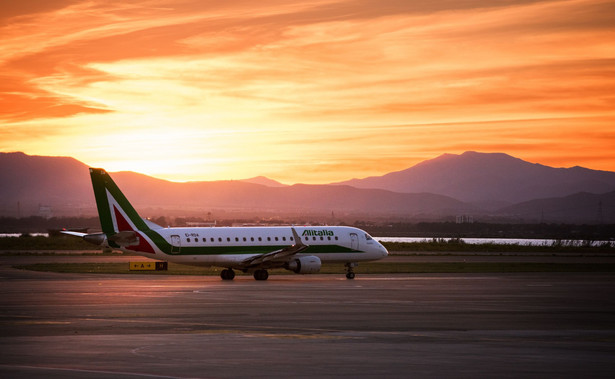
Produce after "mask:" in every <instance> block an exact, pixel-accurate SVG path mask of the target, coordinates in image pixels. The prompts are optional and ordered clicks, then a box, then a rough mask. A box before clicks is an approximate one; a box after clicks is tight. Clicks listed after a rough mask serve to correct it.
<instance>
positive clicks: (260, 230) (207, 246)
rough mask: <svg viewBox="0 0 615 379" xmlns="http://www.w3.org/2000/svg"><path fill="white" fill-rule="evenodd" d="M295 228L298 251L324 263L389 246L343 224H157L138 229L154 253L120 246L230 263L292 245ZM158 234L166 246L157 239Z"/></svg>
mask: <svg viewBox="0 0 615 379" xmlns="http://www.w3.org/2000/svg"><path fill="white" fill-rule="evenodd" d="M291 228H294V229H295V231H296V232H297V234H298V235H299V236H300V238H301V242H302V243H303V244H304V245H308V248H307V249H305V250H304V251H302V252H301V254H299V255H300V256H308V255H313V256H317V257H318V258H320V260H321V261H322V262H342V263H346V262H360V261H371V260H377V259H381V258H383V257H385V256H386V255H387V254H388V253H387V250H386V249H385V248H384V246H382V245H381V244H380V243H379V242H378V241H376V240H374V239H372V237H371V236H369V234H367V233H366V232H365V231H363V230H361V229H358V228H353V227H347V226H301V227H300V226H295V227H290V226H286V227H211V228H208V227H205V228H159V229H153V230H152V232H150V233H148V234H149V235H145V234H144V233H142V232H138V234H139V238H144V239H145V240H146V241H148V243H149V244H150V245H151V246H152V247H153V251H154V252H155V254H152V253H151V252H150V253H147V252H145V253H144V252H143V251H135V250H133V249H132V246H128V247H126V248H124V250H127V251H132V252H135V253H138V254H140V255H143V256H146V257H150V258H155V259H161V260H165V261H170V262H176V263H183V264H191V265H204V266H222V267H225V266H228V267H232V266H234V265H236V264H239V263H240V262H242V261H244V260H245V259H247V258H250V257H253V256H257V255H261V254H265V253H269V252H271V251H274V250H278V249H283V248H285V247H288V246H291V245H294V244H295V241H294V238H293V233H292V230H291ZM151 233H156V234H158V235H159V236H160V237H161V238H162V239H164V241H166V243H168V244H169V245H171V248H170V250H169V249H168V246H167V249H166V251H163V249H162V248H161V247H160V246H158V245H160V241H158V245H157V244H156V241H155V240H156V238H150V237H151Z"/></svg>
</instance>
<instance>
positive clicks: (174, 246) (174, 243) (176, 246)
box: [171, 235, 182, 254]
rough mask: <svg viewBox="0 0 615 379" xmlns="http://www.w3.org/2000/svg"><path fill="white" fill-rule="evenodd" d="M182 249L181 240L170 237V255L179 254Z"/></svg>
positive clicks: (173, 236) (174, 236)
mask: <svg viewBox="0 0 615 379" xmlns="http://www.w3.org/2000/svg"><path fill="white" fill-rule="evenodd" d="M181 248H182V240H181V238H180V237H179V236H176V235H172V236H171V254H179V251H180V250H181Z"/></svg>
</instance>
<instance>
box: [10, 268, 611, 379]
mask: <svg viewBox="0 0 615 379" xmlns="http://www.w3.org/2000/svg"><path fill="white" fill-rule="evenodd" d="M41 258H44V259H45V260H48V259H49V258H47V257H11V256H3V257H2V259H1V260H0V349H1V350H0V377H3V378H84V377H85V378H108V377H115V378H236V377H241V378H247V377H250V378H252V377H266V378H287V377H295V378H296V377H299V378H301V377H348V378H356V377H365V378H376V377H378V378H381V377H387V378H401V377H404V378H407V377H413V378H426V377H429V378H433V377H455V378H470V377H471V378H475V377H500V378H501V377H504V378H506V377H508V378H513V377H514V378H518V377H536V378H538V377H540V378H543V377H559V378H562V377H564V378H567V377H569V378H573V377H574V378H578V377H593V378H596V377H598V378H600V377H604V378H607V377H608V378H611V377H613V374H614V373H615V274H614V273H515V274H401V275H399V274H396V275H357V278H356V279H355V280H347V279H345V278H344V276H343V275H305V276H301V275H293V274H291V275H274V276H271V277H270V278H269V280H268V281H266V282H259V281H255V280H253V279H252V278H251V277H247V276H246V277H237V278H236V279H235V280H234V281H232V282H223V281H222V280H220V278H218V277H198V276H172V275H169V276H148V275H101V274H59V273H44V272H32V271H24V270H17V269H14V268H12V267H11V265H12V264H15V262H18V263H20V264H23V261H25V260H29V261H32V262H33V263H34V261H36V262H38V260H40V259H41ZM76 258H79V257H76ZM96 258H98V259H102V260H106V258H105V257H87V259H96ZM80 259H81V258H80Z"/></svg>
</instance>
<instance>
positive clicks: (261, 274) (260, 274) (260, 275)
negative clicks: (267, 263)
mask: <svg viewBox="0 0 615 379" xmlns="http://www.w3.org/2000/svg"><path fill="white" fill-rule="evenodd" d="M268 277H269V273H268V272H267V270H256V271H254V279H256V280H267V278H268Z"/></svg>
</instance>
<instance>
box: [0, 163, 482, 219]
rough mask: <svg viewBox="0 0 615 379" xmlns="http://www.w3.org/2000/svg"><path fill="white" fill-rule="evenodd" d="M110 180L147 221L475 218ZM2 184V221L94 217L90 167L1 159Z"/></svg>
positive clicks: (398, 204)
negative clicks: (282, 216)
mask: <svg viewBox="0 0 615 379" xmlns="http://www.w3.org/2000/svg"><path fill="white" fill-rule="evenodd" d="M111 176H112V177H113V179H114V180H115V182H116V183H117V184H118V186H119V187H120V188H121V189H122V191H123V192H124V194H125V195H126V197H127V198H128V199H130V201H131V202H132V203H133V204H134V205H135V207H136V208H137V209H138V210H139V211H140V212H142V213H144V214H143V216H159V215H161V214H164V213H166V212H169V211H173V212H179V213H185V212H187V211H190V213H191V214H197V213H198V214H201V215H203V214H206V213H207V212H209V211H210V210H213V209H216V210H225V211H232V212H236V211H238V210H251V211H258V212H269V213H271V212H273V213H276V212H287V213H289V212H290V213H293V214H306V213H311V214H313V213H316V212H319V213H324V214H331V212H335V213H338V214H339V213H353V214H359V213H360V214H369V215H400V216H404V217H406V216H419V215H420V216H421V217H432V216H442V215H446V214H457V213H459V212H469V211H473V210H474V208H473V207H472V206H469V205H467V204H464V203H463V202H461V201H458V200H455V199H452V198H449V197H447V196H442V195H434V194H402V193H393V192H390V191H386V190H378V189H357V188H353V187H351V186H342V185H305V184H296V185H293V186H273V183H277V182H273V181H270V180H267V179H258V181H260V182H262V183H266V184H268V185H263V184H256V183H250V182H246V181H213V182H188V183H176V182H170V181H166V180H162V179H157V178H153V177H150V176H147V175H143V174H138V173H134V172H116V173H111ZM272 182H273V183H272ZM0 183H1V184H0V216H15V215H17V212H18V211H17V209H18V207H19V212H20V214H21V215H22V216H28V215H36V214H37V213H38V212H39V211H40V209H41V208H40V206H41V205H42V206H44V208H49V207H50V208H51V209H52V210H53V214H54V215H71V216H72V215H81V214H86V215H93V214H95V201H94V196H93V192H92V188H91V183H90V176H89V172H88V167H87V166H86V165H85V164H83V163H81V162H79V161H77V160H75V159H72V158H56V157H37V156H29V155H26V154H23V153H0ZM18 203H19V206H18V205H17V204H18ZM175 215H177V214H175Z"/></svg>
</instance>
